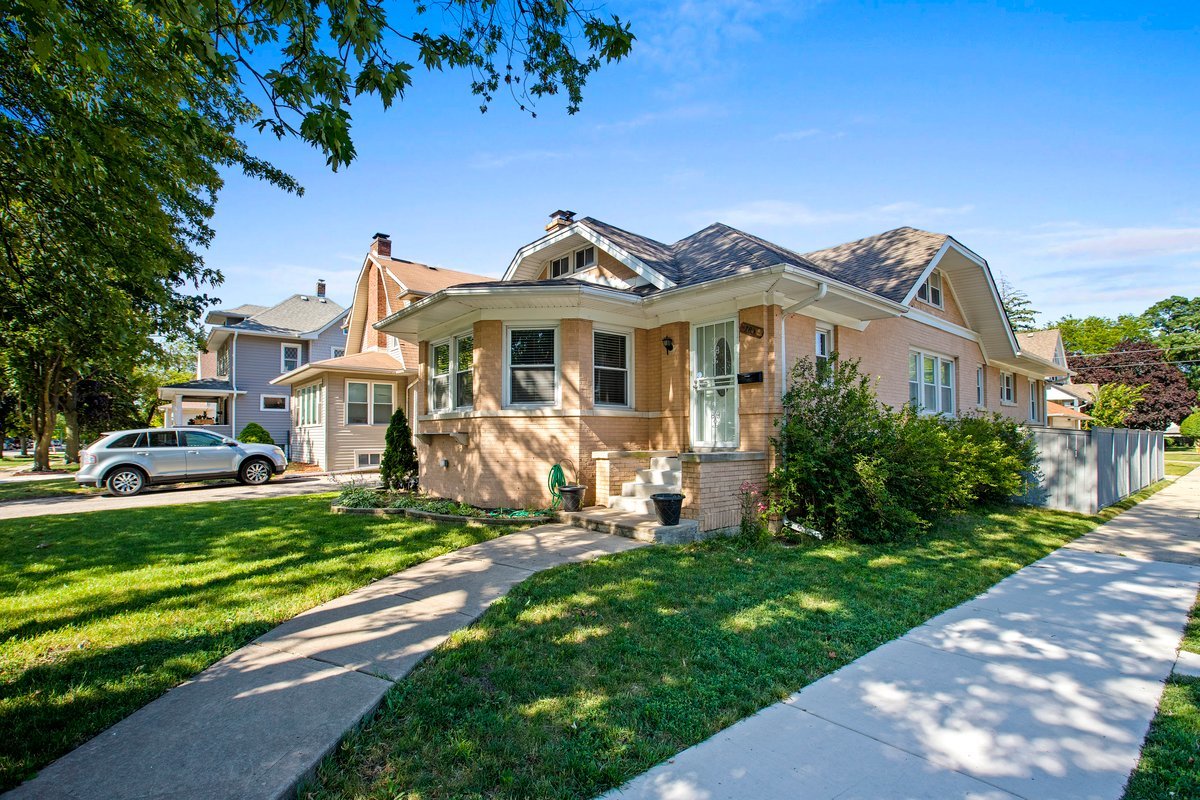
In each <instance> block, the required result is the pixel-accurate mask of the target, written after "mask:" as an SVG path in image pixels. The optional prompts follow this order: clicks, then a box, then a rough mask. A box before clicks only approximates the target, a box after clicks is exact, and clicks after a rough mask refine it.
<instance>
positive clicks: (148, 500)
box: [0, 475, 373, 520]
mask: <svg viewBox="0 0 1200 800" xmlns="http://www.w3.org/2000/svg"><path fill="white" fill-rule="evenodd" d="M372 477H373V476H372ZM337 489H338V483H337V482H336V481H335V480H334V479H333V478H331V477H329V476H328V475H284V476H282V477H278V478H274V479H272V480H271V482H270V483H268V484H266V485H264V486H243V485H241V484H240V483H238V482H237V481H213V482H211V483H203V484H187V485H182V486H161V487H151V488H149V489H147V490H146V491H145V492H143V493H142V494H140V495H137V496H136V497H110V496H108V495H106V494H100V493H97V494H95V495H84V496H80V495H74V496H68V497H46V498H41V499H34V500H14V501H12V502H8V503H0V520H3V519H21V518H24V517H44V516H47V515H50V514H82V513H85V512H90V511H110V510H113V509H122V508H150V507H152V506H172V505H183V504H190V503H218V502H221V501H223V500H253V499H261V498H264V497H292V496H294V495H301V494H315V493H318V492H334V491H337Z"/></svg>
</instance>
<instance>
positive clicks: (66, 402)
mask: <svg viewBox="0 0 1200 800" xmlns="http://www.w3.org/2000/svg"><path fill="white" fill-rule="evenodd" d="M63 419H64V420H65V423H66V424H65V425H64V429H63V441H64V443H65V444H66V454H65V459H66V462H67V463H68V464H78V463H79V402H78V390H77V389H76V387H74V386H72V387H71V388H70V389H68V390H67V393H66V396H65V397H64V398H63Z"/></svg>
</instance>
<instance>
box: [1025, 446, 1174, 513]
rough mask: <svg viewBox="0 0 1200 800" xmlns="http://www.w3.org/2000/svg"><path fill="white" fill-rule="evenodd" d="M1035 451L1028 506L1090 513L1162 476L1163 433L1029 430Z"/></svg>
mask: <svg viewBox="0 0 1200 800" xmlns="http://www.w3.org/2000/svg"><path fill="white" fill-rule="evenodd" d="M1032 430H1033V437H1034V440H1035V441H1036V442H1037V446H1038V453H1039V455H1040V459H1041V460H1040V465H1039V472H1040V474H1039V475H1038V476H1037V478H1038V481H1037V485H1036V486H1034V487H1033V488H1031V489H1030V490H1029V491H1028V492H1027V493H1026V494H1025V497H1024V498H1022V499H1023V500H1024V501H1025V502H1027V503H1032V504H1033V505H1039V506H1046V507H1048V508H1057V509H1061V510H1063V511H1078V512H1080V513H1082V514H1095V513H1096V512H1097V511H1099V510H1100V509H1102V508H1106V507H1107V506H1110V505H1112V504H1113V503H1115V502H1117V501H1118V500H1121V499H1123V498H1126V497H1128V496H1129V495H1131V494H1133V493H1134V492H1136V491H1139V490H1141V489H1144V488H1145V487H1147V486H1149V485H1150V484H1152V483H1154V482H1155V481H1158V480H1162V477H1163V472H1164V465H1163V455H1164V446H1163V434H1162V432H1161V431H1142V430H1135V429H1132V428H1093V429H1092V430H1090V431H1072V430H1063V429H1057V428H1034V429H1032Z"/></svg>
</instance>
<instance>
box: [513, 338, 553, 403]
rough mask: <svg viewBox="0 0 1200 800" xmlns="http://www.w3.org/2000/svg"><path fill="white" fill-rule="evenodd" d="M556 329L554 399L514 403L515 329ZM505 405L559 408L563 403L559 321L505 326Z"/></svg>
mask: <svg viewBox="0 0 1200 800" xmlns="http://www.w3.org/2000/svg"><path fill="white" fill-rule="evenodd" d="M542 330H552V331H554V400H553V401H552V402H549V403H514V402H513V399H512V333H513V331H542ZM503 399H504V407H505V408H559V407H560V406H561V405H562V326H561V325H560V324H559V323H558V322H541V323H539V322H523V323H521V324H519V325H505V326H504V398H503Z"/></svg>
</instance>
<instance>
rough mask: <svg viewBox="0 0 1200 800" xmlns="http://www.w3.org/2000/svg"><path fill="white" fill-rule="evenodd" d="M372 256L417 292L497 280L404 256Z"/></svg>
mask: <svg viewBox="0 0 1200 800" xmlns="http://www.w3.org/2000/svg"><path fill="white" fill-rule="evenodd" d="M371 258H373V259H374V260H375V261H377V262H378V263H379V265H380V266H382V267H384V268H386V269H387V270H388V271H389V272H391V274H392V275H393V276H394V277H395V279H396V280H398V281H399V282H400V283H401V284H403V288H405V289H408V291H409V292H413V293H416V294H433V293H434V292H436V291H439V290H441V289H446V288H448V287H450V286H457V285H459V284H460V283H479V282H481V281H491V280H495V278H489V277H487V276H486V275H475V274H473V273H470V272H459V271H458V270H453V269H446V268H445V267H431V266H430V265H428V264H421V263H418V262H416V261H406V260H404V259H402V258H389V257H387V256H376V255H373V256H371Z"/></svg>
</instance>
